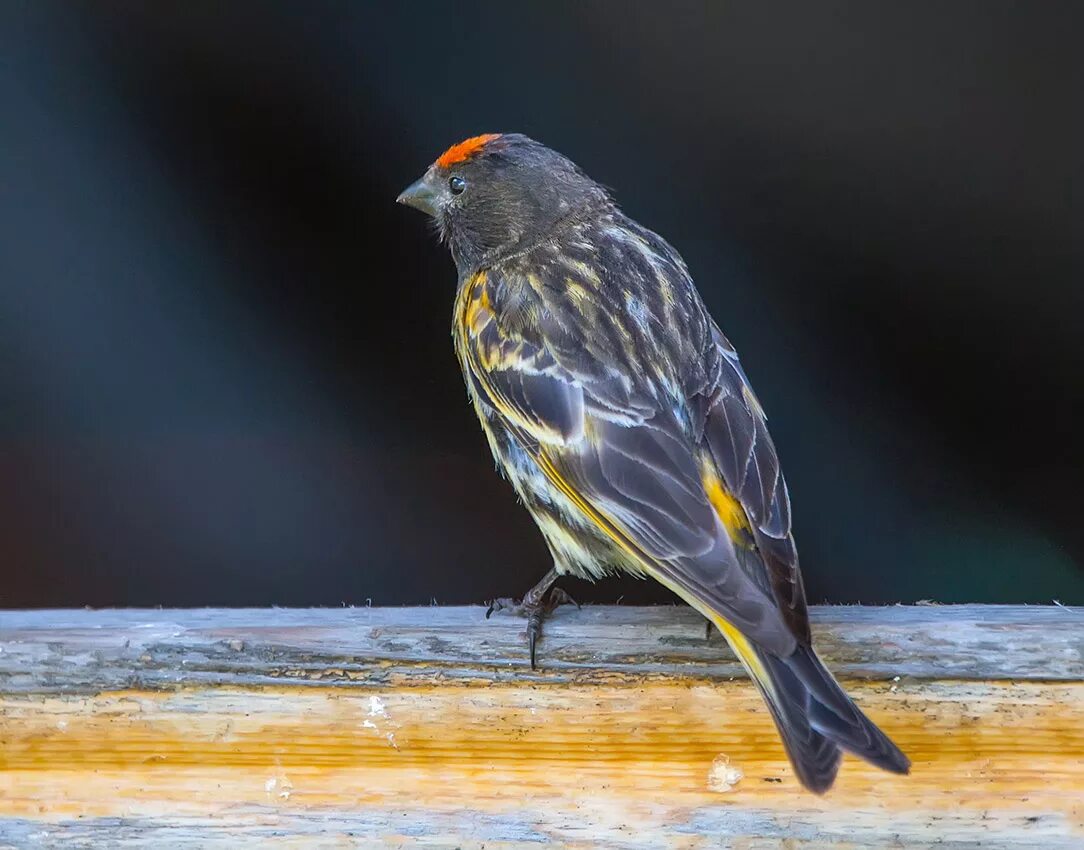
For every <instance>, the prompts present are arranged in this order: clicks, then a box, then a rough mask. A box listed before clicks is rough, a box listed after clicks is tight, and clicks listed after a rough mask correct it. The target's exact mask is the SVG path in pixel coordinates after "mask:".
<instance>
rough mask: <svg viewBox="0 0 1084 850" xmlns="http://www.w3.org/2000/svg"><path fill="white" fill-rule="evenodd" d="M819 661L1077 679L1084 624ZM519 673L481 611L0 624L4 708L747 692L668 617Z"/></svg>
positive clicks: (607, 621)
mask: <svg viewBox="0 0 1084 850" xmlns="http://www.w3.org/2000/svg"><path fill="white" fill-rule="evenodd" d="M813 619H814V624H815V625H814V629H815V634H816V640H817V647H818V651H819V653H820V654H821V656H822V657H823V658H824V659H825V661H826V663H827V664H828V665H829V667H831V668H832V669H833V670H834V671H836V672H837V674H838V675H840V676H844V677H849V678H891V677H893V676H901V677H911V678H922V679H930V678H933V679H937V678H956V679H976V680H996V679H1039V680H1066V681H1076V680H1081V679H1084V611H1079V610H1075V609H1066V608H1059V607H1054V606H1051V607H1039V606H1035V607H1011V606H1004V607H1001V606H980V605H957V606H922V607H905V606H894V607H886V608H862V607H822V608H815V609H814V611H813ZM539 649H540V654H541V658H542V665H543V669H542V670H539V671H537V672H536V673H531V672H530V671H529V670H527V669H525V668H526V661H527V659H526V653H525V651H524V641H523V621H522V620H519V619H517V618H515V617H509V616H497V617H494V618H493V619H491V620H488V621H487V620H486V619H485V618H484V616H483V609H481V608H478V607H460V608H436V607H435V608H339V609H300V610H299V609H277V608H276V609H247V610H244V609H242V610H216V609H197V610H171V611H160V610H124V611H111V610H104V611H24V612H12V611H7V612H0V650H2V651H0V692H3V693H45V692H70V693H80V692H82V693H93V692H95V691H98V690H103V689H105V690H107V689H118V688H152V689H153V688H163V687H176V686H179V685H193V684H203V685H255V684H282V683H283V681H292V682H297V683H307V682H311V683H322V684H327V683H328V682H339V683H341V684H343V685H352V686H363V687H369V686H382V685H385V684H388V683H401V684H404V685H426V684H433V683H434V682H447V681H450V680H454V679H464V680H466V681H470V682H475V683H480V682H484V681H491V682H503V681H511V680H514V681H519V682H522V681H530V680H534V681H539V682H553V683H558V682H574V681H583V680H584V677H588V678H590V677H592V676H596V675H598V674H600V673H603V672H606V673H610V674H613V675H619V676H632V677H637V676H643V675H654V676H675V675H676V676H681V677H698V676H699V677H705V678H712V679H717V678H727V677H731V676H744V672H743V670H742V669H741V667H740V665H739V664H737V662H736V661H735V660H734V657H733V655H732V654H731V653H730V651H729V649H728V648H727V647H726V644H725V642H724V641H723V640H722V639H721V638H720V637H719V636H718V635H716V636H715V637H714V639H713V641H712V642H710V643H709V642H707V641H705V639H704V625H703V620H702V619H701V618H700V617H699V616H698V615H697V614H695V613H694V612H693V611H691V610H690V609H687V608H679V607H665V606H659V607H650V608H631V607H630V608H625V607H609V606H598V607H594V606H592V607H586V608H584V609H583V610H580V611H577V610H575V609H573V608H561V609H559V610H558V611H557V612H556V613H555V615H554V617H553V619H552V620H551V621H549V622H548V623H547V624H546V632H545V637H544V639H543V642H542V643H541V644H540V647H539Z"/></svg>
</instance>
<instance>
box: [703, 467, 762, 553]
mask: <svg viewBox="0 0 1084 850" xmlns="http://www.w3.org/2000/svg"><path fill="white" fill-rule="evenodd" d="M702 476H703V478H702V481H703V484H704V492H705V493H706V494H707V497H708V501H710V502H711V506H712V507H713V508H715V514H716V515H717V516H718V517H719V522H721V523H722V524H723V528H725V529H726V533H727V534H728V535H730V539H731V540H733V541H734V542H735V543H740V544H742V545H743V546H748V545H749V543H748V540H749V538H748V536H747V535H748V534H750V533H752V527H751V526H750V525H749V518H748V517H747V516H746V515H745V508H743V507H742V504H741V502H739V501H738V500H737V499H736V498H735V497H734V496H733V494H732V493H731V492H730V491H729V490H727V489H726V486H725V485H724V484H723V482H722V481H721V480H720V479H719V473H718V472H716V470H715V468H714V466H712V464H711V461H710V460H706V461H705V462H704V464H703V468H702Z"/></svg>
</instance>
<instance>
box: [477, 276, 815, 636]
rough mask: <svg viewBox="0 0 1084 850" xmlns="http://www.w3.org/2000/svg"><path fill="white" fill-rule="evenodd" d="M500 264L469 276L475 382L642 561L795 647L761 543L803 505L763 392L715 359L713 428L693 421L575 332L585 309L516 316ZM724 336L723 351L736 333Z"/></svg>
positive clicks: (562, 487) (708, 413)
mask: <svg viewBox="0 0 1084 850" xmlns="http://www.w3.org/2000/svg"><path fill="white" fill-rule="evenodd" d="M495 275H496V273H495V272H493V271H490V272H488V273H484V274H481V275H479V276H478V277H477V278H476V279H475V280H474V281H469V282H468V283H467V284H466V285H465V287H466V288H465V290H464V293H463V295H462V296H461V306H460V312H459V315H458V317H457V323H456V326H457V331H456V334H457V336H456V342H457V346H458V347H459V349H460V353H461V357H462V359H463V361H464V364H465V365H466V367H467V371H468V379H469V380H471V381H472V383H473V384H474V388H475V391H476V392H478V393H479V394H481V396H482V398H483V399H485V400H486V401H487V402H488V403H489V404H490V405H492V407H494V408H495V409H496V410H497V411H498V412H499V413H500V414H501V415H502V416H503V417H504V419H505V421H506V423H507V424H508V425H509V428H510V429H511V430H512V432H513V433H514V434H515V435H516V437H517V439H518V440H519V441H520V443H521V445H522V446H523V447H524V449H526V450H527V451H528V452H529V453H530V454H531V455H532V456H533V457H534V459H535V461H536V462H537V463H538V465H539V467H540V468H541V469H542V470H543V471H544V473H545V474H546V476H547V478H548V479H549V481H550V482H551V484H552V485H553V486H554V487H555V488H556V489H557V490H559V491H560V492H562V493H563V494H564V495H565V496H566V497H567V498H568V499H569V500H570V501H571V502H572V503H573V504H574V505H576V506H577V507H578V508H579V509H580V510H581V511H582V513H583V514H584V515H585V516H586V517H588V518H589V519H590V520H591V521H592V522H593V523H595V524H596V525H597V526H598V527H599V528H600V529H601V530H602V531H603V533H605V534H606V535H607V536H609V537H610V538H611V539H612V540H613V541H614V543H615V544H616V545H617V546H618V547H619V548H620V549H622V550H623V551H624V552H625V553H626V554H627V555H628V557H629V559H630V561H631V562H632V563H633V564H636V565H637V566H638V567H639V568H641V569H642V570H643V571H644V572H645V573H647V574H649V575H651V576H652V577H653V578H655V579H657V580H658V581H660V582H661V583H663V584H665V585H666V586H668V587H670V588H671V589H673V590H675V591H676V592H677V593H679V595H681V596H682V597H683V598H685V599H686V600H688V601H689V602H690V603H692V604H693V605H695V606H696V607H697V608H699V609H700V610H701V611H703V612H704V613H705V614H707V615H708V616H710V617H711V618H712V619H713V620H715V621H716V622H717V623H718V624H720V628H723V629H724V631H725V632H727V636H728V638H734V639H741V637H742V636H743V635H744V636H746V637H748V638H750V639H751V640H753V641H754V642H755V643H756V644H758V645H760V646H763V647H764V648H766V649H769V650H771V651H773V652H777V653H781V654H788V653H789V652H791V651H792V650H793V648H794V646H795V643H796V637H797V638H799V639H800V637H801V635H800V634H796V633H795V631H794V630H793V628H792V626H791V623H790V619H791V618H789V617H788V616H786V615H785V612H784V610H783V609H781V607H780V605H779V603H778V602H777V600H776V593H775V590H774V588H775V587H776V586H777V585H778V584H779V583H780V582H779V581H778V579H777V578H776V576H775V575H774V574H773V572H772V571H771V568H770V567H769V566H768V565H767V564H766V563H765V559H764V558H762V557H761V555H760V552H759V541H760V540H761V539H762V538H763V539H765V540H769V541H778V540H781V539H784V538H785V539H789V509H788V507H787V505H786V490H785V487H784V486H783V485H782V480H781V478H779V477H778V461H777V460H776V458H775V452H774V448H772V447H771V443H770V440H768V439H767V432H766V431H763V417H762V415H760V414H759V412H758V410H757V408H758V406H757V405H756V403H755V400H754V399H753V396H752V394H751V393H745V392H740V391H738V392H735V385H734V384H733V378H732V376H730V377H728V375H727V373H726V371H725V370H724V369H722V368H715V369H713V370H711V371H712V374H713V375H714V376H715V381H714V385H711V384H710V382H709V384H707V385H705V386H704V387H703V390H702V398H701V402H702V407H703V417H702V418H703V422H702V423H701V425H702V428H703V431H702V433H701V434H700V435H699V436H697V435H696V434H691V433H690V425H689V422H688V421H687V418H684V419H683V416H682V411H681V410H680V409H676V408H675V406H674V405H673V404H671V403H666V402H665V401H664V400H662V399H660V397H659V395H658V393H657V391H656V389H655V388H654V387H653V385H652V382H651V381H650V379H648V378H647V377H646V376H644V375H635V374H630V373H628V372H622V370H620V369H616V368H614V366H613V364H609V363H602V362H599V361H598V359H597V358H596V357H595V355H594V353H593V352H594V350H595V349H594V346H593V345H592V343H591V340H590V339H588V338H586V337H585V338H583V339H580V340H578V341H577V340H576V339H574V338H573V339H570V338H569V336H570V335H571V336H572V337H575V336H576V334H577V333H578V332H577V330H576V327H575V323H560V322H558V323H553V322H550V323H547V322H545V321H534V322H530V323H520V322H518V321H508V320H504V321H502V318H504V317H506V316H507V315H509V314H508V312H507V311H506V310H504V309H503V305H502V304H501V303H500V298H501V293H502V291H504V288H503V287H501V285H500V283H501V282H500V281H499V280H498V279H497V278H496V276H495ZM584 333H586V329H585V331H584ZM558 337H561V338H558ZM723 343H725V341H723ZM712 350H713V351H714V352H715V353H716V356H718V357H719V358H720V359H722V355H723V351H724V347H723V346H722V343H716V344H715V345H714V348H713V349H712ZM707 354H708V355H709V356H710V354H711V352H707ZM733 374H737V375H739V376H740V371H738V372H736V373H733ZM742 386H745V384H744V382H742ZM736 403H741V404H742V405H743V408H742V410H743V411H744V412H742V411H740V410H739V409H738V408H737V406H736ZM728 429H736V430H735V432H734V434H733V435H730V434H729V433H728ZM693 430H696V429H695V427H694V429H693ZM762 432H763V433H762ZM728 441H729V442H728ZM784 526H786V528H787V531H786V533H785V534H783V527H784ZM772 534H776V535H779V534H783V538H780V537H772V536H771V535H772ZM784 583H785V582H784ZM728 630H736V631H735V632H734V634H733V635H732V634H731V633H730V631H728ZM732 642H733V641H732Z"/></svg>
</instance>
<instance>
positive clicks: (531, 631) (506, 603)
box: [486, 587, 580, 670]
mask: <svg viewBox="0 0 1084 850" xmlns="http://www.w3.org/2000/svg"><path fill="white" fill-rule="evenodd" d="M559 605H575V606H576V608H577V609H578V608H579V607H580V603H579V602H577V601H576V600H575V599H573V598H572V597H571V596H570V595H569V594H568V592H567V591H566V590H563V589H562V588H560V587H550V588H548V589H546V590H544V591H543V592H541V593H536V592H534V589H532V590H531V591H530V592H528V594H527V595H526V596H524V597H523V599H522V600H520V601H518V602H517V601H516V600H515V599H512V598H510V597H507V596H505V597H501V598H498V599H494V600H492V601H491V602H490V603H489V607H488V608H486V619H487V620H488V619H489V618H490V617H491V616H492V615H493V614H495V613H497V612H498V611H508V612H509V613H510V614H515V615H517V616H520V617H526V618H527V648H528V652H529V653H530V658H531V669H532V670H537V669H538V664H537V652H536V647H537V645H538V639H539V638H540V637H541V636H542V621H543V620H545V619H546V615H547V614H549V613H550V612H552V611H553V609H555V608H556V607H558V606H559Z"/></svg>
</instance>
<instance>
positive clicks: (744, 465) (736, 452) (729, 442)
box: [703, 324, 809, 643]
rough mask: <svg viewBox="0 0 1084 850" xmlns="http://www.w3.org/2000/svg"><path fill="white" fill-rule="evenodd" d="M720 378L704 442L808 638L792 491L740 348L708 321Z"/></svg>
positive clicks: (797, 628)
mask: <svg viewBox="0 0 1084 850" xmlns="http://www.w3.org/2000/svg"><path fill="white" fill-rule="evenodd" d="M712 342H713V344H714V346H715V350H716V352H717V353H718V373H717V374H718V378H717V380H716V382H715V385H714V387H713V388H712V389H711V391H710V392H709V393H708V394H707V399H708V407H707V415H706V417H705V421H704V426H703V442H704V443H705V444H706V445H707V446H708V447H709V449H710V450H711V457H712V460H713V461H714V462H715V466H716V469H717V470H718V472H719V473H720V475H721V476H722V479H723V484H724V486H725V488H726V490H727V491H728V492H729V493H732V494H733V495H734V497H735V498H737V500H738V501H739V502H740V503H741V506H742V509H743V511H744V512H745V515H746V517H747V518H748V520H749V523H750V526H751V531H752V534H753V537H754V539H755V541H756V545H757V551H758V553H759V555H760V560H761V563H762V566H763V569H764V572H765V575H766V577H767V579H768V581H769V583H770V585H771V588H772V593H773V596H774V597H775V599H776V601H777V602H778V604H779V606H780V610H781V613H782V615H783V617H784V619H785V620H786V621H787V624H788V625H789V626H790V628H791V631H793V632H794V634H795V635H796V636H798V637H799V638H801V639H802V640H803V641H804V642H806V643H808V642H809V615H808V611H807V609H806V601H805V590H804V589H803V586H802V576H801V572H800V570H799V566H798V550H797V547H796V546H795V544H794V535H793V533H792V530H791V517H790V495H789V493H788V492H787V482H786V481H785V480H784V478H783V471H782V469H781V468H780V466H779V456H778V454H777V453H776V450H775V444H774V443H773V442H772V438H771V435H769V433H768V424H767V417H766V416H765V414H764V408H762V407H761V405H760V402H759V401H758V400H757V397H756V395H754V393H753V389H752V387H751V386H750V384H749V379H748V378H747V377H746V375H745V370H744V369H742V367H741V364H740V363H739V361H738V354H737V352H736V351H735V350H734V347H733V346H732V345H731V344H730V342H729V341H728V340H727V338H726V337H725V336H723V333H722V331H720V330H719V329H718V328H717V327H715V326H714V324H713V325H712Z"/></svg>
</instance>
